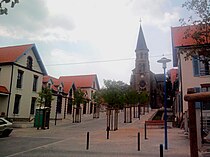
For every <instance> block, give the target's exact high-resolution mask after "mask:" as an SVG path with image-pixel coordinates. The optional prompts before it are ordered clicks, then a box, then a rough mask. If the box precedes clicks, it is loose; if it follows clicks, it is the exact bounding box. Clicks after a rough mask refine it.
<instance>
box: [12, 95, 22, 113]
mask: <svg viewBox="0 0 210 157" xmlns="http://www.w3.org/2000/svg"><path fill="white" fill-rule="evenodd" d="M20 98H21V95H18V94H16V95H15V104H14V109H13V114H18V113H19V106H20Z"/></svg>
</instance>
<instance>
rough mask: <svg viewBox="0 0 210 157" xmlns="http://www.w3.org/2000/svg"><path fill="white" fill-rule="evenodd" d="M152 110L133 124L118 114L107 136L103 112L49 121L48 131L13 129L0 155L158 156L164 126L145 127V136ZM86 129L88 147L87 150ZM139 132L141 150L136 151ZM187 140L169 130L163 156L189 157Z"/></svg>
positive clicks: (0, 144)
mask: <svg viewBox="0 0 210 157" xmlns="http://www.w3.org/2000/svg"><path fill="white" fill-rule="evenodd" d="M154 112H155V111H154V110H153V111H151V112H150V113H147V114H146V115H143V116H142V117H141V119H140V120H139V119H133V123H123V113H120V116H119V130H117V131H110V138H109V139H106V130H105V126H106V115H105V114H102V115H101V116H100V118H99V119H93V118H92V116H84V117H83V119H82V123H78V124H75V123H72V121H71V120H69V119H66V120H62V121H58V122H57V125H56V126H54V125H53V122H52V123H51V126H50V129H49V130H36V129H35V128H21V129H15V130H14V132H13V133H12V134H11V136H10V137H9V138H2V139H0V141H1V142H0V156H2V157H3V156H5V157H48V156H49V157H60V156H61V157H139V156H141V157H158V156H160V149H159V148H160V144H164V129H152V128H150V129H147V138H148V139H144V137H145V136H144V122H145V120H147V119H149V118H150V117H151V116H152V114H154ZM87 132H89V135H90V136H89V142H90V143H89V149H88V150H87V149H86V147H87V144H86V141H87ZM138 133H140V137H141V140H140V141H141V142H140V151H138V144H137V143H138V142H137V141H138V140H137V137H138ZM189 152H190V150H189V139H187V137H186V136H185V135H184V134H183V131H182V130H180V129H178V128H171V129H168V150H163V154H164V157H189V156H190V155H189Z"/></svg>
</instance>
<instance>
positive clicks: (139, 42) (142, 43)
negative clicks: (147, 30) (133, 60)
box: [135, 25, 149, 52]
mask: <svg viewBox="0 0 210 157" xmlns="http://www.w3.org/2000/svg"><path fill="white" fill-rule="evenodd" d="M139 50H147V51H149V50H148V48H147V45H146V41H145V38H144V34H143V31H142V28H141V25H140V29H139V35H138V40H137V45H136V50H135V51H136V52H137V51H139Z"/></svg>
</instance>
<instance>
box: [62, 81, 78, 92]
mask: <svg viewBox="0 0 210 157" xmlns="http://www.w3.org/2000/svg"><path fill="white" fill-rule="evenodd" d="M73 85H74V86H75V88H76V85H75V84H74V83H73V82H64V93H69V91H70V89H71V88H72V87H73Z"/></svg>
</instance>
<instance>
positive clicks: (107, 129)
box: [106, 127, 110, 139]
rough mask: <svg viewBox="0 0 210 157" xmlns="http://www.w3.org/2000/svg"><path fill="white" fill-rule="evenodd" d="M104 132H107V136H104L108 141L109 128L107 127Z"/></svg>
mask: <svg viewBox="0 0 210 157" xmlns="http://www.w3.org/2000/svg"><path fill="white" fill-rule="evenodd" d="M106 131H107V134H106V139H109V131H110V128H109V127H107V128H106Z"/></svg>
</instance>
